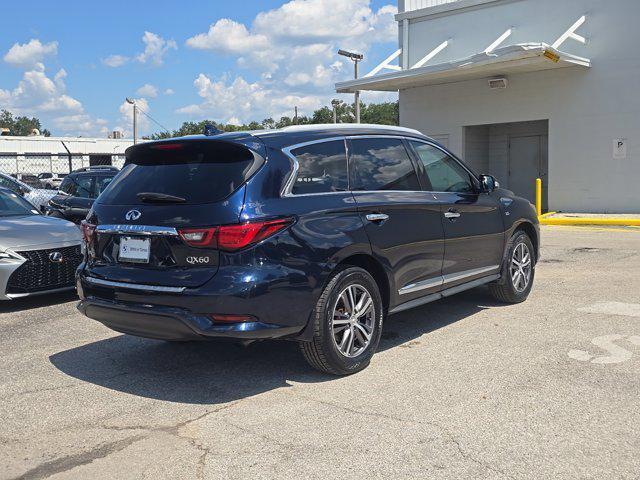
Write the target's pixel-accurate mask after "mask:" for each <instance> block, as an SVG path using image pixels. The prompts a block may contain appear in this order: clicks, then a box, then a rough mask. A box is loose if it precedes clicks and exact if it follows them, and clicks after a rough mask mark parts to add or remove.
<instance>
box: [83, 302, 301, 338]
mask: <svg viewBox="0 0 640 480" xmlns="http://www.w3.org/2000/svg"><path fill="white" fill-rule="evenodd" d="M78 310H80V312H82V313H83V314H84V315H86V316H87V317H89V318H92V319H93V320H97V321H99V322H100V323H102V324H103V325H105V326H106V327H108V328H110V329H112V330H115V331H117V332H121V333H126V334H129V335H135V336H138V337H145V338H155V339H159V340H207V339H212V338H234V339H241V340H259V339H267V338H280V337H286V336H291V335H294V334H296V333H297V332H298V331H299V330H300V328H299V327H285V326H282V325H274V324H269V323H262V322H245V323H235V324H215V323H214V322H213V321H212V320H211V319H210V318H208V317H206V316H204V315H194V314H191V313H190V312H188V311H187V310H183V309H179V308H169V307H161V306H152V305H145V304H135V303H125V302H115V301H107V300H101V299H97V298H93V297H86V298H84V299H83V300H82V301H80V303H79V304H78Z"/></svg>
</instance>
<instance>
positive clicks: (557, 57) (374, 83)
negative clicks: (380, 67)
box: [336, 43, 591, 93]
mask: <svg viewBox="0 0 640 480" xmlns="http://www.w3.org/2000/svg"><path fill="white" fill-rule="evenodd" d="M575 66H578V67H583V68H589V67H591V60H589V59H587V58H582V57H578V56H576V55H572V54H570V53H565V52H562V51H560V50H558V49H556V48H554V47H552V46H550V45H547V44H546V43H521V44H517V45H508V46H505V47H500V48H496V49H495V50H493V51H491V52H490V53H486V52H483V53H478V54H476V55H472V56H470V57H467V58H463V59H460V60H454V61H451V62H445V63H439V64H436V65H428V66H425V67H416V68H411V69H408V70H401V71H397V72H395V71H394V72H391V73H386V74H382V75H377V76H370V77H362V78H359V79H357V80H349V81H347V82H339V83H336V91H337V92H338V93H353V92H355V91H356V90H376V91H396V90H400V89H403V88H412V87H421V86H426V85H442V84H446V83H454V82H461V81H465V80H473V79H479V78H490V77H493V76H500V75H506V74H512V73H526V72H537V71H541V70H551V69H556V68H566V67H575Z"/></svg>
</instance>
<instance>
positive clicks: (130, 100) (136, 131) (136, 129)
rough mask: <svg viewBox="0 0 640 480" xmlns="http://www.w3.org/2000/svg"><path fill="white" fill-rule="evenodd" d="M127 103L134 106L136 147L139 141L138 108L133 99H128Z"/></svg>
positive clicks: (134, 139)
mask: <svg viewBox="0 0 640 480" xmlns="http://www.w3.org/2000/svg"><path fill="white" fill-rule="evenodd" d="M126 100H127V103H128V104H130V105H133V144H134V145H135V144H136V143H137V141H138V122H137V117H138V106H137V105H136V101H135V100H132V99H131V98H129V97H127V98H126Z"/></svg>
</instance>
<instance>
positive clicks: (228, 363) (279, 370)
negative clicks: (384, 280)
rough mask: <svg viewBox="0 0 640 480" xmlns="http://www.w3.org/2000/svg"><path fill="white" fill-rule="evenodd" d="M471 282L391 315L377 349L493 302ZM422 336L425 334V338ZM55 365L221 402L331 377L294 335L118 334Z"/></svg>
mask: <svg viewBox="0 0 640 480" xmlns="http://www.w3.org/2000/svg"><path fill="white" fill-rule="evenodd" d="M490 298H491V297H490V296H489V294H488V292H486V290H483V289H475V290H472V291H469V292H467V293H463V294H461V295H458V296H456V297H455V298H448V299H444V300H441V301H439V302H435V303H432V304H430V305H426V306H424V307H421V308H418V309H414V310H411V311H408V312H403V313H400V314H397V315H393V316H391V317H390V318H389V319H388V321H387V324H386V325H385V327H384V330H383V334H382V340H381V343H380V346H379V348H378V351H384V350H387V349H391V348H394V347H397V346H400V345H403V344H406V343H409V342H412V341H414V340H415V339H416V338H418V337H421V336H422V335H425V334H428V333H429V332H432V331H434V330H437V329H439V328H442V327H444V326H446V325H449V324H451V323H454V322H457V321H459V320H462V319H464V318H466V317H469V316H470V315H473V314H474V313H477V312H478V311H480V310H483V309H485V308H490V307H493V306H498V305H499V304H496V303H495V302H493V301H492V300H491V299H490ZM425 341H428V339H426V340H425ZM49 360H50V361H51V363H52V364H53V365H54V366H55V367H56V368H58V369H59V370H60V371H62V372H64V373H65V374H67V375H70V376H72V377H75V378H77V379H79V380H82V381H85V382H90V383H93V384H96V385H100V386H102V387H105V388H109V389H112V390H116V391H119V392H125V393H129V394H132V395H137V396H141V397H146V398H153V399H157V400H164V401H171V402H180V403H193V404H218V403H226V402H230V401H234V400H238V399H241V398H245V397H250V396H254V395H257V394H259V393H263V392H266V391H269V390H273V389H276V388H280V387H284V386H287V385H288V382H289V381H293V382H303V383H314V382H324V381H329V380H334V379H335V378H337V377H334V376H331V375H324V374H321V373H319V372H316V371H315V370H313V369H312V368H311V367H310V366H308V365H307V363H306V362H305V360H304V359H303V358H302V355H301V353H300V352H299V350H298V346H297V344H296V343H295V342H287V341H265V342H256V343H254V344H251V345H250V346H249V347H246V348H245V347H241V346H238V345H237V344H234V343H230V342H224V341H212V342H185V343H169V342H162V341H155V340H148V339H142V338H137V337H132V336H129V335H119V336H115V337H111V338H108V339H105V340H100V341H97V342H92V343H89V344H86V345H83V346H81V347H76V348H72V349H69V350H65V351H63V352H60V353H56V354H54V355H51V356H50V357H49Z"/></svg>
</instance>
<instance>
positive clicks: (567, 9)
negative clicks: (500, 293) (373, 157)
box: [336, 0, 640, 213]
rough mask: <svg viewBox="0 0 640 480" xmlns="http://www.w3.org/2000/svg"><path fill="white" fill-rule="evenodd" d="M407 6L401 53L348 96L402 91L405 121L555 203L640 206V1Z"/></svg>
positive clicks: (506, 181) (415, 2) (487, 0)
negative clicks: (539, 183)
mask: <svg viewBox="0 0 640 480" xmlns="http://www.w3.org/2000/svg"><path fill="white" fill-rule="evenodd" d="M398 3H399V13H398V15H397V16H396V20H397V21H398V25H399V49H398V51H397V52H395V53H393V54H392V55H390V57H389V59H388V60H387V62H386V63H383V64H382V65H380V66H379V67H378V68H376V69H375V70H374V71H373V72H371V74H369V75H368V76H366V77H363V78H360V79H358V80H352V81H346V82H342V83H339V84H337V85H336V89H337V90H338V91H339V92H353V91H355V90H356V89H357V90H378V91H399V96H400V123H401V124H402V125H403V126H407V127H413V128H417V129H419V130H421V131H422V132H424V133H425V134H427V135H430V136H432V137H434V138H435V139H437V140H439V141H441V142H442V143H443V144H445V145H446V146H448V147H449V148H450V149H451V150H452V151H453V152H455V153H456V154H458V155H459V156H461V157H462V158H464V159H465V160H466V161H467V162H468V163H469V164H470V165H471V166H472V167H473V168H474V169H476V170H477V171H479V172H481V173H491V174H494V175H495V176H496V177H497V178H498V180H499V181H500V182H501V183H502V184H503V185H504V186H506V187H507V188H510V189H511V190H513V191H515V192H516V193H518V194H521V195H523V196H525V197H528V198H529V199H531V200H533V193H534V185H535V183H534V182H535V178H536V177H541V178H542V179H543V182H544V186H545V189H544V203H545V205H548V208H549V209H551V210H558V211H560V210H562V211H574V212H634V213H637V212H639V211H640V188H639V187H638V184H639V183H640V49H638V45H640V27H639V26H638V20H639V19H640V1H638V0H615V1H613V0H609V1H605V0H562V1H558V0H404V1H403V0H399V2H398ZM389 53H392V52H389ZM490 79H496V80H495V81H492V82H489V80H490Z"/></svg>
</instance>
